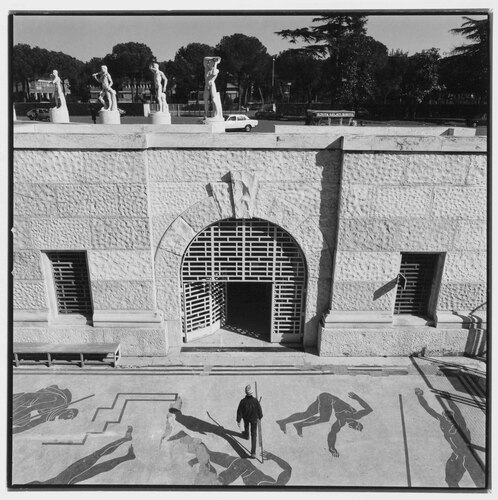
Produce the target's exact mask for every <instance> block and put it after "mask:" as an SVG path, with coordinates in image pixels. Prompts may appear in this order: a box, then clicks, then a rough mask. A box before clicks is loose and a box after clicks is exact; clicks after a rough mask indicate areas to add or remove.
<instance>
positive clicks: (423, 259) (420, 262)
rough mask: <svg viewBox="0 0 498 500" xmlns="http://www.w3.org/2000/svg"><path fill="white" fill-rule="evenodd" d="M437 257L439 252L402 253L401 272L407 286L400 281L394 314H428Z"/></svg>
mask: <svg viewBox="0 0 498 500" xmlns="http://www.w3.org/2000/svg"><path fill="white" fill-rule="evenodd" d="M437 259H438V255H437V254H409V253H407V254H403V255H402V257H401V268H400V274H402V275H403V276H404V277H405V278H406V286H405V288H404V289H403V287H402V285H401V284H400V283H398V288H397V290H396V302H395V306H394V314H414V315H418V316H425V315H427V313H428V304H429V299H430V296H431V291H432V283H433V281H434V272H435V269H436V264H437Z"/></svg>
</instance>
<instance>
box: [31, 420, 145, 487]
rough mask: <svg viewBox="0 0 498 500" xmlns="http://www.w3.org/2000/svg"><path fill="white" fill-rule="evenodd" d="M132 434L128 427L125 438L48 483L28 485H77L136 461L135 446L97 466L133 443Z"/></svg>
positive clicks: (80, 461) (90, 456)
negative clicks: (120, 448)
mask: <svg viewBox="0 0 498 500" xmlns="http://www.w3.org/2000/svg"><path fill="white" fill-rule="evenodd" d="M132 432H133V427H131V426H128V429H127V431H126V433H125V435H124V437H122V438H120V439H117V440H116V441H113V442H112V443H109V444H106V445H105V446H103V447H102V448H100V449H98V450H97V451H94V452H93V453H91V454H90V455H88V456H86V457H83V458H81V459H80V460H77V461H76V462H74V463H73V464H71V465H70V466H69V467H67V468H66V469H64V470H63V471H62V472H61V473H60V474H57V476H55V477H52V478H51V479H47V480H46V481H32V482H31V483H28V484H75V483H79V482H81V481H85V480H86V479H90V478H92V477H94V476H97V475H98V474H102V472H107V471H110V470H112V469H114V467H116V466H117V465H119V464H120V463H122V462H126V461H127V460H133V459H135V458H136V457H135V453H134V451H133V446H131V445H130V447H129V448H128V452H127V453H126V454H125V455H123V456H121V457H117V458H111V459H110V460H107V462H101V463H99V464H97V461H98V460H99V459H101V458H102V457H104V456H106V455H110V454H111V453H113V452H114V451H116V450H117V449H118V448H119V447H120V446H121V445H122V444H123V443H126V442H127V441H131V439H132Z"/></svg>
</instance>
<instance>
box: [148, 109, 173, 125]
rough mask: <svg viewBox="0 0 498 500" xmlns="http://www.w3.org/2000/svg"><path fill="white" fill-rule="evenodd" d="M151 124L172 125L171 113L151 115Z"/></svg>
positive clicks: (157, 112) (161, 112) (158, 112)
mask: <svg viewBox="0 0 498 500" xmlns="http://www.w3.org/2000/svg"><path fill="white" fill-rule="evenodd" d="M148 118H149V123H152V124H153V125H171V114H170V112H169V111H156V112H155V113H150V114H149V116H148Z"/></svg>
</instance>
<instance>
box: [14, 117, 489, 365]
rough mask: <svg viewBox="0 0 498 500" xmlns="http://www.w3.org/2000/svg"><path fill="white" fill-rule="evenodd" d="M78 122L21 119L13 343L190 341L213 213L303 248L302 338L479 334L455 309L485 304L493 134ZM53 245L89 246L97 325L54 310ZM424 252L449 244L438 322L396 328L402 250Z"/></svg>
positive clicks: (327, 344)
mask: <svg viewBox="0 0 498 500" xmlns="http://www.w3.org/2000/svg"><path fill="white" fill-rule="evenodd" d="M70 130H71V133H70V134H68V133H67V132H68V126H62V125H54V126H51V127H50V128H47V127H38V128H37V127H35V128H33V127H32V126H30V125H29V124H28V127H27V128H23V127H22V126H19V127H17V128H16V133H15V137H14V138H15V144H14V174H13V175H14V178H13V181H14V192H13V195H14V228H13V231H14V238H13V242H14V254H13V273H14V296H13V306H14V321H15V330H14V340H16V341H23V340H29V341H47V342H85V341H91V340H100V341H111V340H118V341H120V342H121V343H122V346H123V352H124V354H125V355H164V354H166V352H167V350H168V346H172V345H175V344H179V343H180V342H181V339H182V325H181V321H182V320H181V315H182V312H181V300H180V298H181V295H180V289H181V280H180V269H181V261H182V256H183V254H184V252H185V250H186V248H187V246H188V244H189V243H190V241H191V240H192V238H194V237H195V235H196V234H197V233H198V232H199V231H201V230H202V229H203V228H205V227H206V226H208V225H209V224H211V223H214V222H217V221H218V220H219V219H222V218H225V217H234V216H237V214H240V213H250V215H251V216H253V217H258V218H261V219H265V220H268V221H270V222H272V223H274V224H277V225H279V226H280V227H282V228H283V229H285V230H286V231H288V232H289V233H290V234H291V235H292V236H293V237H294V238H295V240H296V242H297V243H298V245H299V246H300V247H301V249H302V250H303V253H304V256H305V259H306V263H307V277H308V287H307V296H306V312H305V328H304V339H303V342H304V344H305V346H308V347H317V348H318V350H319V353H320V354H321V355H341V356H342V355H379V354H380V355H385V354H387V355H395V354H409V353H411V352H413V351H417V350H418V351H420V350H421V349H422V348H427V349H428V352H434V353H442V354H451V353H456V352H463V351H465V350H466V349H467V346H468V345H469V342H470V343H472V342H474V341H473V340H472V339H470V336H471V333H469V331H468V330H465V329H463V328H462V320H461V316H465V315H468V313H469V312H470V311H471V310H472V309H473V308H475V307H477V306H479V305H481V304H482V303H483V302H484V301H485V300H486V220H487V213H486V208H487V207H486V144H485V139H484V138H470V137H462V138H460V137H458V138H457V137H449V136H448V137H403V136H399V135H398V136H396V137H387V136H378V137H376V136H368V137H355V136H350V137H342V138H341V137H336V136H332V135H330V136H329V135H327V134H315V135H313V134H310V135H306V134H305V133H302V134H288V135H286V134H283V133H279V134H240V135H235V134H205V133H183V132H180V131H175V132H174V133H173V132H168V131H167V130H163V129H162V128H158V129H155V128H153V127H152V128H150V127H149V128H147V127H145V128H144V127H140V126H115V127H112V126H109V127H107V128H106V127H102V128H98V127H97V128H94V127H83V126H78V125H71V129H70ZM175 130H176V129H175ZM241 172H244V175H241V174H240V173H241ZM244 176H245V177H244ZM241 178H246V179H249V178H250V179H252V180H251V181H250V182H249V184H245V185H244V184H243V183H242V184H237V182H238V181H237V179H241ZM246 188H247V189H248V192H244V189H246ZM237 189H239V190H240V189H242V191H243V193H242V194H243V197H245V198H244V199H243V202H241V203H242V204H241V205H240V206H237V203H236V202H235V198H236V196H235V195H236V194H237V193H235V191H234V190H237ZM230 190H232V191H230ZM239 194H240V191H239ZM248 200H249V201H248ZM239 201H240V200H239ZM244 203H246V205H244ZM248 207H249V208H248ZM47 250H86V252H87V255H88V266H89V274H90V282H91V289H92V300H93V306H94V317H93V326H84V325H82V326H74V325H66V324H64V322H63V321H62V318H57V317H54V316H56V315H54V311H53V310H51V308H53V305H52V303H51V301H50V300H49V295H48V292H49V280H50V278H51V277H50V276H48V274H49V273H47V269H46V266H45V264H46V262H45V261H44V259H43V258H42V257H43V252H44V251H47ZM417 251H421V252H441V253H444V254H445V259H444V268H443V271H442V275H441V284H440V289H439V295H438V303H437V307H436V309H437V321H438V324H437V327H427V326H422V327H409V326H406V325H403V326H402V327H399V326H398V327H396V326H394V325H393V324H392V311H393V304H394V295H395V283H394V280H395V278H396V276H397V274H398V272H399V265H400V259H401V255H400V254H401V252H417ZM44 262H45V264H44ZM393 283H394V284H393ZM328 310H330V313H329V314H328V315H327V316H326V317H325V313H326V312H327V311H328ZM452 311H456V312H457V313H458V315H457V314H453V312H452ZM482 311H483V308H481V309H480V310H479V312H482ZM324 317H325V321H324V323H323V325H322V326H321V327H320V326H319V322H320V320H322V319H323V318H324ZM49 320H50V321H49ZM469 339H470V340H469ZM474 340H475V339H474ZM431 349H432V351H431Z"/></svg>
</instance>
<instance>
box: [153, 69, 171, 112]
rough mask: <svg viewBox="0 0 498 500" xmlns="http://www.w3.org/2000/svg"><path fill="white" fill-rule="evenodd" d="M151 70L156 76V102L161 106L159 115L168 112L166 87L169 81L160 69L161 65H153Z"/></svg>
mask: <svg viewBox="0 0 498 500" xmlns="http://www.w3.org/2000/svg"><path fill="white" fill-rule="evenodd" d="M149 68H150V70H151V71H152V73H153V75H154V86H155V90H156V100H157V104H158V106H159V109H158V111H159V113H164V112H167V111H168V103H167V102H166V85H167V84H168V79H167V78H166V75H165V74H164V73H163V72H162V71H161V70H160V69H159V64H157V63H152V64H151V65H150V66H149Z"/></svg>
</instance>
